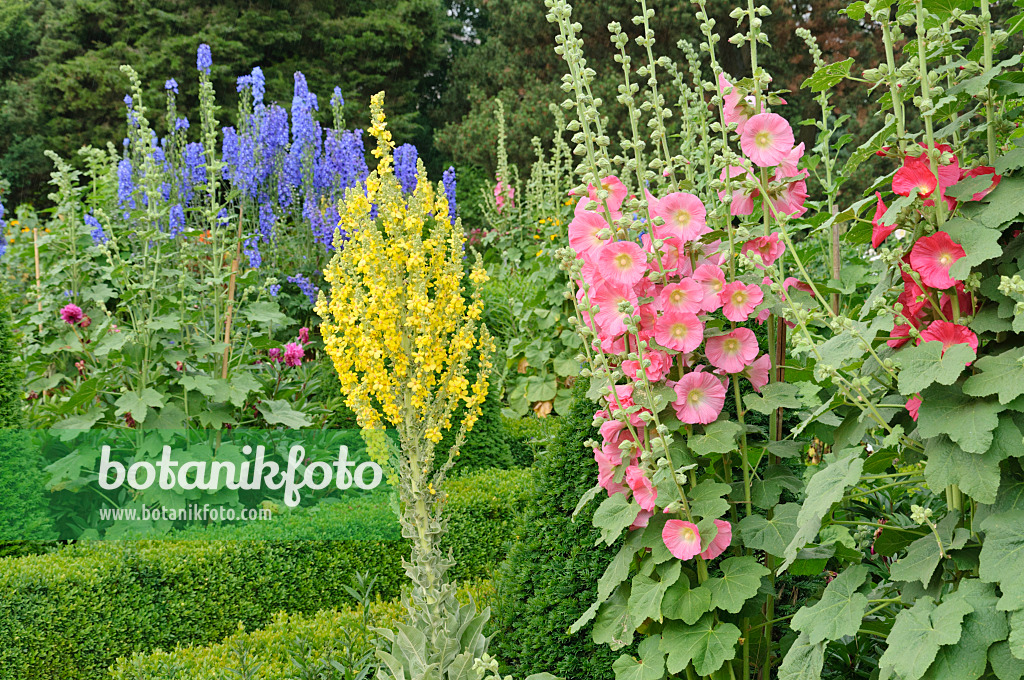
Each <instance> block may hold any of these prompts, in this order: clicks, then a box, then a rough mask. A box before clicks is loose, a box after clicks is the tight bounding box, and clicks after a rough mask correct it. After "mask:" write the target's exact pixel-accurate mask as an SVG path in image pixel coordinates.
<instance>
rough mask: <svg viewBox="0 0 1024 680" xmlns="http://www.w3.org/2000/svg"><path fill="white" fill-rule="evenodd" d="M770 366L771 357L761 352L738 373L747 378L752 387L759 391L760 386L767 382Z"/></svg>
mask: <svg viewBox="0 0 1024 680" xmlns="http://www.w3.org/2000/svg"><path fill="white" fill-rule="evenodd" d="M771 368H772V358H771V357H770V356H768V355H767V354H762V355H761V356H759V357H758V358H757V359H755V360H754V361H753V362H751V364H750V365H749V366H747V367H746V368H744V369H743V372H742V373H740V375H742V376H743V377H744V378H746V379H747V380H749V381H750V384H751V385H752V386H753V388H754V389H755V390H757V391H758V392H760V391H761V388H762V387H764V386H765V385H767V384H768V372H769V371H770V370H771Z"/></svg>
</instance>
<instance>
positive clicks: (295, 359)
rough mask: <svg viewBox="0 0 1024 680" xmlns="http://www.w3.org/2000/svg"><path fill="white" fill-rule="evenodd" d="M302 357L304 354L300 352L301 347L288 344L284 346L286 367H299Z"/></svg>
mask: <svg viewBox="0 0 1024 680" xmlns="http://www.w3.org/2000/svg"><path fill="white" fill-rule="evenodd" d="M304 356H305V352H304V351H303V350H302V345H297V344H295V343H294V342H289V343H288V344H287V345H285V346H284V363H285V364H287V365H288V366H293V367H294V366H301V365H302V357H304Z"/></svg>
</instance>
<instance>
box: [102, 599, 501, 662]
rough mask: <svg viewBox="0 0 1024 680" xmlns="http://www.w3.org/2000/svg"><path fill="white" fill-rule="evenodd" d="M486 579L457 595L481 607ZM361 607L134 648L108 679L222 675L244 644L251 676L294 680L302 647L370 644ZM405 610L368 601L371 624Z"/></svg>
mask: <svg viewBox="0 0 1024 680" xmlns="http://www.w3.org/2000/svg"><path fill="white" fill-rule="evenodd" d="M493 592H494V588H493V586H492V585H491V582H490V581H480V582H475V583H471V584H468V585H467V586H466V587H465V588H460V591H459V601H460V602H466V601H468V599H469V598H470V597H472V598H473V600H474V601H475V602H476V603H477V606H478V607H479V608H483V607H486V606H487V605H488V603H489V601H490V599H491V597H492V595H493ZM363 613H364V612H363V611H362V609H361V608H358V607H357V608H349V609H343V610H341V611H336V610H330V611H320V612H317V613H316V614H314V615H312V616H304V615H302V614H290V615H289V614H285V613H283V612H282V613H279V614H277V615H276V616H275V617H274V619H273V621H272V622H271V623H270V625H268V626H267V627H266V628H263V629H262V630H257V631H253V632H246V631H245V630H239V631H238V632H236V633H235V634H233V635H231V636H230V637H228V638H226V639H225V640H224V641H223V642H220V643H218V644H215V645H210V646H208V647H193V646H190V647H182V648H180V649H176V650H174V651H170V652H162V651H158V652H152V653H149V654H135V655H133V656H132V657H131V658H130V659H129V658H121V659H118V660H117V662H116V663H115V664H114V665H113V667H112V668H111V670H110V676H111V678H112V680H167V679H168V678H175V680H222V679H223V678H225V677H230V674H229V671H230V670H238V669H239V667H240V665H241V664H240V662H239V656H240V650H243V649H244V650H246V653H247V657H248V658H247V660H248V661H249V662H250V664H252V665H255V664H259V669H258V670H257V671H256V673H255V674H254V675H253V676H249V677H253V678H258V679H259V680H293V678H295V677H296V676H297V672H296V671H297V667H296V665H295V663H294V662H293V661H292V659H293V657H294V656H296V654H297V650H299V649H303V648H304V650H305V651H304V653H303V654H302V655H301V658H300V660H301V661H302V663H303V664H304V665H306V666H314V665H315V664H317V663H320V662H322V661H330V660H335V661H338V662H339V663H342V664H343V665H344V661H345V655H344V653H343V650H344V648H345V647H348V648H350V649H351V648H356V649H358V650H364V649H368V648H372V640H373V637H374V635H373V633H372V632H371V631H368V630H367V625H366V624H364V622H363ZM404 614H405V609H404V608H403V607H402V605H401V603H400V602H398V601H397V600H391V601H381V600H379V599H378V600H377V601H376V602H373V603H371V604H370V605H369V606H368V607H367V612H366V616H367V619H368V621H367V624H368V625H369V627H376V626H382V627H385V628H387V627H391V626H392V625H393V623H394V622H395V621H397V620H399V619H400V618H401V617H402V616H404Z"/></svg>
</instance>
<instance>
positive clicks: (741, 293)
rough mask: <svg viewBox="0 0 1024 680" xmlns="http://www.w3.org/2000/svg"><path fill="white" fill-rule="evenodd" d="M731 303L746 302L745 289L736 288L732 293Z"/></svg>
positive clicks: (741, 303)
mask: <svg viewBox="0 0 1024 680" xmlns="http://www.w3.org/2000/svg"><path fill="white" fill-rule="evenodd" d="M732 303H733V304H734V305H744V304H746V303H747V291H745V290H738V291H736V292H735V293H733V294H732Z"/></svg>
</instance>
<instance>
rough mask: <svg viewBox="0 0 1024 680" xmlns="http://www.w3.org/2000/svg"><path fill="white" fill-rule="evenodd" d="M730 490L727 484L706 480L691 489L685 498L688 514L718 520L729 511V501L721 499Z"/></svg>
mask: <svg viewBox="0 0 1024 680" xmlns="http://www.w3.org/2000/svg"><path fill="white" fill-rule="evenodd" d="M731 489H732V487H730V486H729V485H728V484H723V483H722V482H716V481H715V480H713V479H711V478H708V479H705V480H703V481H702V482H701V483H700V484H698V485H697V486H695V487H693V489H691V490H690V493H688V494H687V497H688V498H689V499H690V512H692V513H693V514H695V515H699V516H700V517H705V518H711V519H718V518H719V517H721V516H722V515H724V514H725V513H726V512H727V511H728V510H729V501H727V500H725V499H724V498H722V496H724V495H725V494H727V493H729V491H730V490H731Z"/></svg>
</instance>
